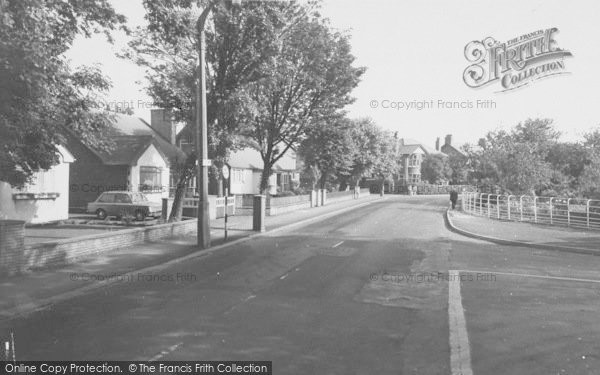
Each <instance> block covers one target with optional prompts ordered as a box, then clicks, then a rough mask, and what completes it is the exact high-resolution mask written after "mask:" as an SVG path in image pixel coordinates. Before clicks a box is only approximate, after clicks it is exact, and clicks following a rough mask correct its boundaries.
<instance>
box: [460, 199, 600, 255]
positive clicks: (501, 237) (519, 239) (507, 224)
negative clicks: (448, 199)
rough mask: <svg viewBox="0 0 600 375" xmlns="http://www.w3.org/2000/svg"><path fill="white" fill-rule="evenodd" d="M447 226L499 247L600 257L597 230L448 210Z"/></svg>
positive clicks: (599, 238)
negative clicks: (560, 251) (527, 246)
mask: <svg viewBox="0 0 600 375" xmlns="http://www.w3.org/2000/svg"><path fill="white" fill-rule="evenodd" d="M448 221H449V224H450V225H451V226H452V227H454V228H455V229H457V231H458V232H463V234H467V235H469V234H472V237H476V238H480V239H489V240H492V241H495V242H500V243H502V244H510V242H514V244H515V245H516V244H526V245H529V246H530V247H539V248H547V249H554V250H564V251H573V252H581V253H589V254H596V255H600V231H594V230H584V229H571V228H565V227H557V226H549V225H536V224H529V223H520V222H513V221H499V220H494V219H488V218H485V217H478V216H473V215H469V214H466V213H464V212H461V211H452V210H450V211H448Z"/></svg>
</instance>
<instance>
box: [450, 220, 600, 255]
mask: <svg viewBox="0 0 600 375" xmlns="http://www.w3.org/2000/svg"><path fill="white" fill-rule="evenodd" d="M444 218H445V220H446V224H447V226H448V228H449V229H450V230H451V231H453V232H455V233H458V234H461V235H463V236H466V237H471V238H475V239H478V240H483V241H488V242H493V243H497V244H500V245H507V246H517V247H529V248H535V249H541V250H553V251H563V252H569V253H575V254H586V255H596V256H600V251H596V250H592V249H584V248H580V247H570V246H557V245H547V244H540V243H533V242H525V241H515V240H506V239H503V238H496V237H492V236H485V235H482V234H478V233H473V232H470V231H468V230H465V229H462V228H459V227H457V226H456V225H455V224H454V222H453V221H452V218H451V217H450V210H447V211H446V212H445V214H444Z"/></svg>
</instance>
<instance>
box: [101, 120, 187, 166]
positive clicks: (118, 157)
mask: <svg viewBox="0 0 600 375" xmlns="http://www.w3.org/2000/svg"><path fill="white" fill-rule="evenodd" d="M114 116H115V122H114V123H113V124H112V127H111V128H110V129H109V130H108V136H109V137H110V138H111V140H112V141H113V142H114V144H115V147H114V148H113V149H111V150H110V151H108V152H102V151H98V150H92V151H93V152H94V153H95V154H96V155H97V156H98V157H99V158H100V159H101V160H102V162H103V163H104V164H108V165H135V164H136V162H137V160H138V159H139V158H140V156H142V154H143V153H144V151H146V149H147V148H148V147H150V145H154V147H156V149H157V150H158V152H159V153H160V154H161V155H162V157H163V158H164V159H165V162H167V164H169V163H170V161H172V160H175V159H176V158H178V159H180V160H185V157H186V156H185V153H184V152H183V151H181V149H179V148H178V147H176V146H175V145H172V144H171V143H170V142H169V141H168V140H167V139H165V138H164V137H163V136H162V135H161V134H160V133H158V132H157V131H155V130H154V129H152V127H150V125H149V124H148V123H147V122H146V121H144V120H142V119H141V118H138V117H134V116H128V115H124V114H120V113H119V114H115V115H114Z"/></svg>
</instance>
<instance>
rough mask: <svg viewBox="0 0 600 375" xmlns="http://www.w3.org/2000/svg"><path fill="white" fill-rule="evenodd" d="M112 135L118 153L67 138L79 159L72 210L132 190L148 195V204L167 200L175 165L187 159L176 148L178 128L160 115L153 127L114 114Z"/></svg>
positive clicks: (155, 114)
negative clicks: (105, 195)
mask: <svg viewBox="0 0 600 375" xmlns="http://www.w3.org/2000/svg"><path fill="white" fill-rule="evenodd" d="M115 116H116V119H115V122H114V123H113V125H112V127H111V129H110V133H109V134H110V137H111V139H112V140H113V141H114V148H112V149H111V150H110V151H102V150H97V149H95V148H93V147H89V146H87V145H85V144H83V143H82V142H81V141H80V140H79V139H77V138H75V137H72V136H71V137H69V138H68V146H69V149H70V150H72V152H73V154H74V155H75V162H74V163H73V165H72V166H71V181H70V190H71V194H70V197H69V198H70V199H69V207H70V208H71V209H73V210H80V209H82V208H84V207H86V205H87V203H88V202H91V201H93V200H95V199H96V198H97V197H98V195H99V194H100V193H102V192H103V191H108V190H129V191H133V192H142V193H145V194H146V195H147V197H148V199H150V200H153V201H160V199H161V198H168V196H169V185H170V165H171V161H173V160H176V159H179V160H183V159H184V158H185V154H184V153H183V151H181V150H180V149H179V148H178V147H176V146H175V145H174V143H175V136H176V134H175V127H174V126H173V125H172V124H171V121H170V119H169V118H165V117H164V116H163V112H162V111H153V112H152V120H151V124H148V123H147V122H145V121H144V120H142V119H140V118H138V117H134V116H129V115H124V114H116V115H115Z"/></svg>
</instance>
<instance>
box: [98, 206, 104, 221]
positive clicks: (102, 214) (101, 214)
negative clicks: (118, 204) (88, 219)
mask: <svg viewBox="0 0 600 375" xmlns="http://www.w3.org/2000/svg"><path fill="white" fill-rule="evenodd" d="M96 216H97V217H98V219H100V220H104V219H106V211H104V210H103V209H101V208H99V209H97V210H96Z"/></svg>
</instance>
